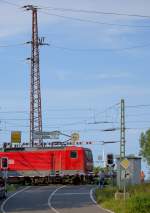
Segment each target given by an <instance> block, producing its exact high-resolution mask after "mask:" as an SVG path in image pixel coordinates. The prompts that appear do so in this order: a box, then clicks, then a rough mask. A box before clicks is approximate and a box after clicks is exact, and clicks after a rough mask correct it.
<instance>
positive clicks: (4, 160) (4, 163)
mask: <svg viewBox="0 0 150 213" xmlns="http://www.w3.org/2000/svg"><path fill="white" fill-rule="evenodd" d="M1 168H2V169H8V158H7V157H2V158H1Z"/></svg>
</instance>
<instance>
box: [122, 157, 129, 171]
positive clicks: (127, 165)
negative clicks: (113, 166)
mask: <svg viewBox="0 0 150 213" xmlns="http://www.w3.org/2000/svg"><path fill="white" fill-rule="evenodd" d="M120 165H121V166H122V167H123V168H124V169H127V168H128V167H129V161H128V159H124V160H122V161H121V163H120Z"/></svg>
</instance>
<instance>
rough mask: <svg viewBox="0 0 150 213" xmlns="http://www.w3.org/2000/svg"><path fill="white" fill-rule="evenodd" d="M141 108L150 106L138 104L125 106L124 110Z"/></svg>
mask: <svg viewBox="0 0 150 213" xmlns="http://www.w3.org/2000/svg"><path fill="white" fill-rule="evenodd" d="M141 107H150V104H139V105H130V106H128V105H127V106H126V108H141Z"/></svg>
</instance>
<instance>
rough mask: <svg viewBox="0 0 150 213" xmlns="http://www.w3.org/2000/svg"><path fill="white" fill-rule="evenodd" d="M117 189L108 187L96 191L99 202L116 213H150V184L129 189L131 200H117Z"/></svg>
mask: <svg viewBox="0 0 150 213" xmlns="http://www.w3.org/2000/svg"><path fill="white" fill-rule="evenodd" d="M116 191H117V188H112V187H108V188H105V189H103V190H100V189H97V190H96V199H97V202H98V203H99V204H100V205H101V206H102V207H103V208H107V209H110V210H112V211H113V212H115V213H148V212H150V184H148V183H147V184H141V185H136V186H130V187H128V190H127V191H128V192H129V194H130V198H129V199H126V200H125V201H124V200H115V199H114V194H115V192H116Z"/></svg>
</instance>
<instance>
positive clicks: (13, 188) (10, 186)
mask: <svg viewBox="0 0 150 213" xmlns="http://www.w3.org/2000/svg"><path fill="white" fill-rule="evenodd" d="M19 187H21V185H19V184H7V192H14V191H16V190H17V189H18V188H19Z"/></svg>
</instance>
